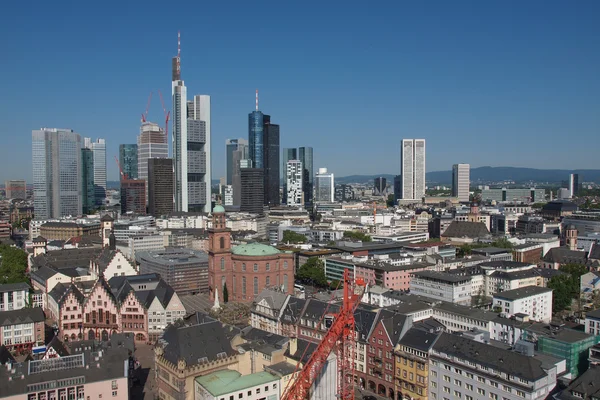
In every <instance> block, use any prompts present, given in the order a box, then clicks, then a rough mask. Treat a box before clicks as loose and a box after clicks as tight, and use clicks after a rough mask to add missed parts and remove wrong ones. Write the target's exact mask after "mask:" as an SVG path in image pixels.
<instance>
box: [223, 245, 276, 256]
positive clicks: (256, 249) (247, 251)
mask: <svg viewBox="0 0 600 400" xmlns="http://www.w3.org/2000/svg"><path fill="white" fill-rule="evenodd" d="M231 252H232V253H233V254H235V255H238V256H250V257H257V256H274V255H276V254H280V253H281V252H280V251H279V250H277V249H276V248H275V247H273V246H268V245H266V244H261V243H248V244H242V245H239V246H234V247H233V248H232V249H231Z"/></svg>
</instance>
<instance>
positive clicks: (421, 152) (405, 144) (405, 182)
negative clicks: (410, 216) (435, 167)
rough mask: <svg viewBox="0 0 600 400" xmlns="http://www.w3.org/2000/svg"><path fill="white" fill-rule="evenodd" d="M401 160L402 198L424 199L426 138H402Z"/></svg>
mask: <svg viewBox="0 0 600 400" xmlns="http://www.w3.org/2000/svg"><path fill="white" fill-rule="evenodd" d="M400 160H401V161H400V168H401V171H400V175H402V199H404V200H420V199H422V198H423V196H425V139H402V149H401V152H400Z"/></svg>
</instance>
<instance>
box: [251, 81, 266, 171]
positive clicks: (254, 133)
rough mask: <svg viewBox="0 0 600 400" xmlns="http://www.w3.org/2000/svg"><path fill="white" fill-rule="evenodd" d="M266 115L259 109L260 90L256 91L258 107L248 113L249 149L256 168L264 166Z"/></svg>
mask: <svg viewBox="0 0 600 400" xmlns="http://www.w3.org/2000/svg"><path fill="white" fill-rule="evenodd" d="M263 128H264V115H263V113H262V112H260V111H258V90H257V91H256V109H255V110H254V111H252V112H251V113H250V114H248V150H249V153H250V154H249V157H248V158H250V160H252V165H253V166H254V168H264V165H263V163H264V154H263V151H264V149H263V137H264V135H263Z"/></svg>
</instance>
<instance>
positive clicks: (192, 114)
mask: <svg viewBox="0 0 600 400" xmlns="http://www.w3.org/2000/svg"><path fill="white" fill-rule="evenodd" d="M187 115H188V118H187V211H194V212H204V213H207V214H208V213H210V212H211V190H210V189H211V170H210V96H208V95H197V96H194V99H193V100H190V101H188V102H187Z"/></svg>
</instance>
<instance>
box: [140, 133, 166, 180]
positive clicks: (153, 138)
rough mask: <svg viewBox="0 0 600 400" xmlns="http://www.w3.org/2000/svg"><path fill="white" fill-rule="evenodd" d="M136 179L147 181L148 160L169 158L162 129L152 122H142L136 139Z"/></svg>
mask: <svg viewBox="0 0 600 400" xmlns="http://www.w3.org/2000/svg"><path fill="white" fill-rule="evenodd" d="M137 149H138V154H137V166H138V171H137V177H138V179H145V180H147V179H148V160H149V159H151V158H167V157H169V145H168V143H167V137H166V135H165V131H164V129H163V128H161V127H159V126H158V125H157V124H155V123H153V122H144V123H142V126H141V127H140V134H139V135H138V137H137Z"/></svg>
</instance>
